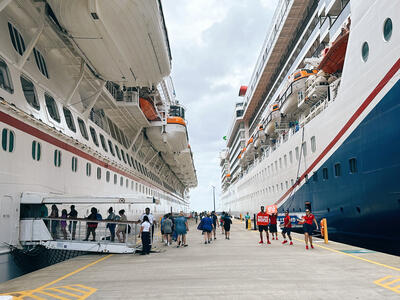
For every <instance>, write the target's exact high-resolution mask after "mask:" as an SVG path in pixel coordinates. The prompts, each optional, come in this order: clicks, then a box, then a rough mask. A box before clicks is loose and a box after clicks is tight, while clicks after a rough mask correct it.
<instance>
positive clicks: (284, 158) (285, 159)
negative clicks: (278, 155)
mask: <svg viewBox="0 0 400 300" xmlns="http://www.w3.org/2000/svg"><path fill="white" fill-rule="evenodd" d="M283 161H284V162H285V168H287V155H286V154H285V155H284V156H283Z"/></svg>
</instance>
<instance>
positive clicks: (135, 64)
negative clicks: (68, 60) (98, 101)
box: [47, 0, 171, 87]
mask: <svg viewBox="0 0 400 300" xmlns="http://www.w3.org/2000/svg"><path fill="white" fill-rule="evenodd" d="M47 3H48V4H49V5H50V7H51V9H52V11H53V12H54V15H55V17H56V18H57V20H56V21H57V22H58V23H59V24H60V26H61V27H63V29H64V30H65V31H67V32H68V36H69V38H70V39H72V40H73V42H74V43H75V44H76V45H77V46H78V48H79V49H80V50H81V51H82V52H83V53H84V55H85V57H86V58H87V59H88V63H89V64H91V66H92V67H93V68H94V69H95V71H96V72H97V73H98V74H99V75H100V76H101V77H102V78H103V79H105V80H109V81H114V82H122V83H124V84H126V85H127V86H146V87H152V86H156V85H157V84H158V83H159V82H160V81H161V80H162V79H163V78H164V77H165V76H168V75H169V74H170V72H171V59H170V50H169V44H168V37H167V32H166V30H165V27H164V17H163V13H162V9H161V6H160V4H159V1H157V0H131V1H127V0H118V1H110V0H97V1H92V0H68V1H65V0H48V1H47Z"/></svg>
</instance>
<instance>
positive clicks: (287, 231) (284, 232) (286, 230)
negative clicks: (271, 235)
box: [282, 227, 292, 235]
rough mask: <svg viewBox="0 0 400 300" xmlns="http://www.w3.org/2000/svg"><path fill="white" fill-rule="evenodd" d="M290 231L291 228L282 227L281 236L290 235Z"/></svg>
mask: <svg viewBox="0 0 400 300" xmlns="http://www.w3.org/2000/svg"><path fill="white" fill-rule="evenodd" d="M291 231H292V228H290V227H283V228H282V233H283V234H286V233H287V234H288V235H290V232H291Z"/></svg>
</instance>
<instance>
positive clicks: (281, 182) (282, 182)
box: [281, 182, 283, 191]
mask: <svg viewBox="0 0 400 300" xmlns="http://www.w3.org/2000/svg"><path fill="white" fill-rule="evenodd" d="M281 191H283V182H281Z"/></svg>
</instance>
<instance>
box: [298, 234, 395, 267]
mask: <svg viewBox="0 0 400 300" xmlns="http://www.w3.org/2000/svg"><path fill="white" fill-rule="evenodd" d="M293 239H294V240H296V241H299V242H303V243H304V241H303V240H300V239H297V238H295V237H293ZM314 246H315V247H319V248H322V249H325V250H328V251H331V252H335V253H339V254H342V255H346V256H350V257H352V258H356V259H359V260H362V261H366V262H368V263H370V264H374V265H377V266H381V267H384V268H388V269H391V270H395V271H399V272H400V268H396V267H392V266H389V265H385V264H382V263H380V262H377V261H374V260H371V259H366V258H364V257H359V256H356V255H352V254H349V253H344V252H342V251H339V250H336V249H332V248H328V247H325V246H321V245H314Z"/></svg>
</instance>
